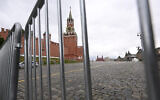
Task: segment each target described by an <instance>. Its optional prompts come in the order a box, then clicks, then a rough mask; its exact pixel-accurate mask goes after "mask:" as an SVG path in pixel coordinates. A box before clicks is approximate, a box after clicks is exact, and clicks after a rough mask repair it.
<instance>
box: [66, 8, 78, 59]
mask: <svg viewBox="0 0 160 100" xmlns="http://www.w3.org/2000/svg"><path fill="white" fill-rule="evenodd" d="M64 56H65V59H77V34H76V32H75V29H74V19H73V18H72V13H71V10H70V13H69V17H68V18H67V27H66V32H65V33H64Z"/></svg>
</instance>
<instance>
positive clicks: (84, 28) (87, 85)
mask: <svg viewBox="0 0 160 100" xmlns="http://www.w3.org/2000/svg"><path fill="white" fill-rule="evenodd" d="M80 10H81V25H82V42H83V55H84V56H83V57H84V76H85V88H86V99H87V100H92V82H91V71H90V60H89V46H88V32H87V19H86V8H85V0H80Z"/></svg>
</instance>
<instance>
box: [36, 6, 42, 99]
mask: <svg viewBox="0 0 160 100" xmlns="http://www.w3.org/2000/svg"><path fill="white" fill-rule="evenodd" d="M37 12H38V33H39V35H38V36H39V37H38V40H39V42H38V46H39V47H38V51H39V68H40V97H41V98H40V99H41V100H43V79H42V74H43V73H42V47H41V17H40V8H37Z"/></svg>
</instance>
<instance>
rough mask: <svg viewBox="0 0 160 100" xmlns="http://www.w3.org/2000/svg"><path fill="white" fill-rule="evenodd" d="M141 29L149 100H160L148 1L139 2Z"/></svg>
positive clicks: (159, 84)
mask: <svg viewBox="0 0 160 100" xmlns="http://www.w3.org/2000/svg"><path fill="white" fill-rule="evenodd" d="M137 4H138V11H139V20H140V28H141V31H142V34H143V38H142V42H143V46H144V53H143V56H144V63H145V72H146V79H147V85H148V92H149V100H160V95H159V93H160V81H159V70H158V64H157V57H156V54H155V45H154V38H153V29H152V21H151V14H150V8H149V1H148V0H137Z"/></svg>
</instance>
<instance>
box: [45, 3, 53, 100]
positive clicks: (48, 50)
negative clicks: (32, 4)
mask: <svg viewBox="0 0 160 100" xmlns="http://www.w3.org/2000/svg"><path fill="white" fill-rule="evenodd" d="M45 29H46V56H47V71H48V77H47V78H48V92H49V100H52V91H51V68H50V40H49V18H48V0H45Z"/></svg>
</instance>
